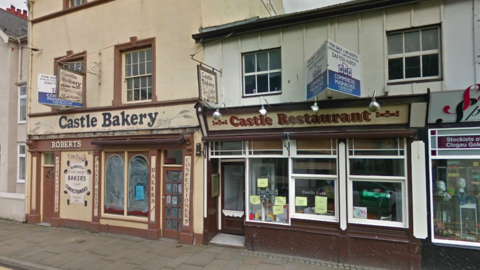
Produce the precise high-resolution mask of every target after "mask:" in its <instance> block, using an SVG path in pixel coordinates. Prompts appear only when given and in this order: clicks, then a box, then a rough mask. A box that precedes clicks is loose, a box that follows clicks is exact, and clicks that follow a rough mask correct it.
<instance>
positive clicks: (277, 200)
mask: <svg viewBox="0 0 480 270" xmlns="http://www.w3.org/2000/svg"><path fill="white" fill-rule="evenodd" d="M285 204H287V198H286V197H283V196H275V205H285Z"/></svg>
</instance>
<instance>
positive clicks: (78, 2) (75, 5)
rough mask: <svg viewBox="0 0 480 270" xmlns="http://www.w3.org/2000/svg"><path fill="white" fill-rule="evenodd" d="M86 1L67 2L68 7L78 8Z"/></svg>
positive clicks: (72, 0)
mask: <svg viewBox="0 0 480 270" xmlns="http://www.w3.org/2000/svg"><path fill="white" fill-rule="evenodd" d="M85 2H86V0H69V1H68V4H69V5H68V7H78V6H81V5H84V4H85Z"/></svg>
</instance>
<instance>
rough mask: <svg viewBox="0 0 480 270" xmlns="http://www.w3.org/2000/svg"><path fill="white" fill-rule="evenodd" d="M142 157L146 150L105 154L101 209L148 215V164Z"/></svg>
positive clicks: (112, 212)
mask: <svg viewBox="0 0 480 270" xmlns="http://www.w3.org/2000/svg"><path fill="white" fill-rule="evenodd" d="M146 157H148V153H142V152H115V153H106V154H105V158H106V164H105V200H104V201H105V203H104V210H105V213H109V214H116V215H123V216H147V215H148V202H149V198H148V197H149V196H148V190H149V186H148V184H149V181H148V180H149V172H150V168H149V165H148V161H147V158H146ZM126 163H127V166H125V165H126ZM125 205H127V207H126V208H125Z"/></svg>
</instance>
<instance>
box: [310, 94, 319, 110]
mask: <svg viewBox="0 0 480 270" xmlns="http://www.w3.org/2000/svg"><path fill="white" fill-rule="evenodd" d="M310 108H312V111H314V112H318V105H317V96H315V103H313V105H312V106H310Z"/></svg>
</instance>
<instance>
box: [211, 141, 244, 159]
mask: <svg viewBox="0 0 480 270" xmlns="http://www.w3.org/2000/svg"><path fill="white" fill-rule="evenodd" d="M245 145H246V142H212V143H210V154H211V155H212V156H236V155H237V156H243V155H245V154H246V152H245Z"/></svg>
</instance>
